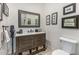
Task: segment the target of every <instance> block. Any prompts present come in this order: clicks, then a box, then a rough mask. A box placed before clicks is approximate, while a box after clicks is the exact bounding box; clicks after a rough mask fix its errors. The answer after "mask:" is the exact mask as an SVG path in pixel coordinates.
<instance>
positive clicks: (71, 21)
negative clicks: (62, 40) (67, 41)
mask: <svg viewBox="0 0 79 59" xmlns="http://www.w3.org/2000/svg"><path fill="white" fill-rule="evenodd" d="M62 28H79V15H77V16H71V17H65V18H62Z"/></svg>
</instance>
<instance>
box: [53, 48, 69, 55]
mask: <svg viewBox="0 0 79 59" xmlns="http://www.w3.org/2000/svg"><path fill="white" fill-rule="evenodd" d="M52 55H70V54H69V53H68V52H66V51H64V50H61V49H57V50H54V51H53V52H52Z"/></svg>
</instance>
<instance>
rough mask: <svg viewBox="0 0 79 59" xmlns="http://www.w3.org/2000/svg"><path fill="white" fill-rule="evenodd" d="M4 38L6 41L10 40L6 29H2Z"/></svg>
mask: <svg viewBox="0 0 79 59" xmlns="http://www.w3.org/2000/svg"><path fill="white" fill-rule="evenodd" d="M4 37H5V38H4V39H5V41H6V42H9V41H10V37H9V34H8V31H7V30H4Z"/></svg>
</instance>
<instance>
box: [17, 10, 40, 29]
mask: <svg viewBox="0 0 79 59" xmlns="http://www.w3.org/2000/svg"><path fill="white" fill-rule="evenodd" d="M18 27H19V28H26V27H28V28H29V27H40V14H39V13H34V12H29V11H24V10H18Z"/></svg>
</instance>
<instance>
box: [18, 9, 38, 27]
mask: <svg viewBox="0 0 79 59" xmlns="http://www.w3.org/2000/svg"><path fill="white" fill-rule="evenodd" d="M23 13H24V14H32V15H37V16H38V17H39V20H38V26H27V25H21V14H23ZM18 27H19V28H26V27H28V28H29V27H40V14H38V13H33V12H28V11H23V10H18Z"/></svg>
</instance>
